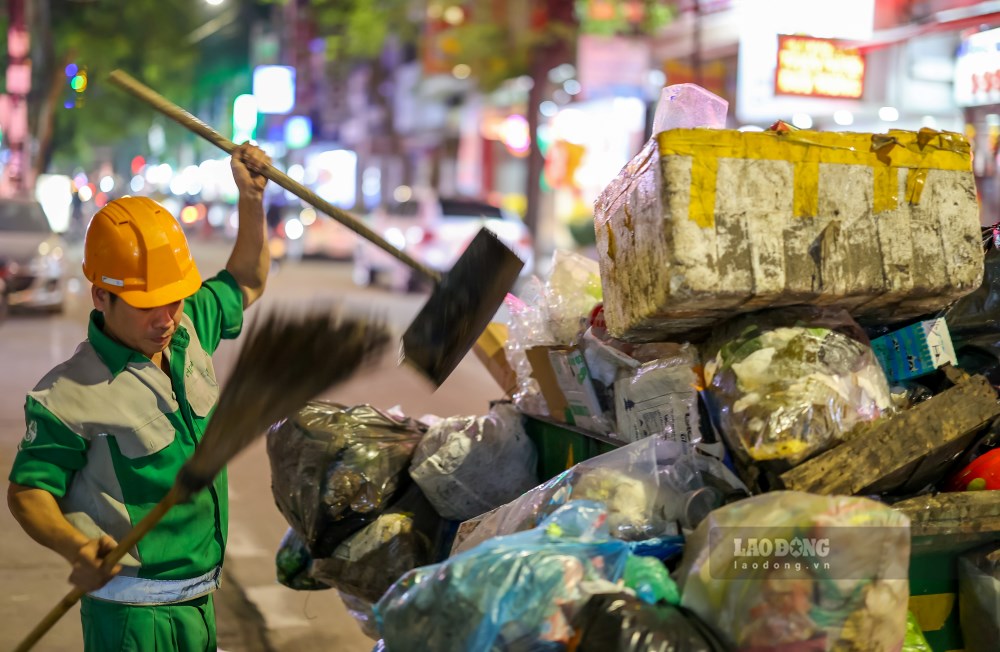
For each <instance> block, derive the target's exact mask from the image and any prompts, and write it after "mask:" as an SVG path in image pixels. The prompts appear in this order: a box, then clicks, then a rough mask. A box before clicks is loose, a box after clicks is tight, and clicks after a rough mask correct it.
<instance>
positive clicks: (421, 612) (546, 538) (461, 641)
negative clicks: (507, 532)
mask: <svg viewBox="0 0 1000 652" xmlns="http://www.w3.org/2000/svg"><path fill="white" fill-rule="evenodd" d="M606 519H607V512H606V511H605V509H604V507H603V506H602V505H599V504H597V503H593V502H589V501H577V502H574V503H572V504H570V505H566V506H565V507H563V508H562V509H560V510H558V511H556V512H555V513H554V514H552V516H550V517H549V518H548V519H546V520H545V521H544V522H543V523H542V524H541V525H540V526H539V527H538V528H536V529H533V530H530V531H528V532H522V533H519V534H515V535H511V536H507V537H499V538H496V539H492V540H490V541H488V542H486V543H484V544H483V545H481V546H479V547H477V548H475V549H474V550H470V551H469V552H466V553H464V554H461V555H458V556H456V557H452V558H451V559H448V560H447V561H445V562H443V563H441V564H437V565H434V566H428V567H425V568H419V569H417V570H415V571H412V572H410V573H408V574H407V575H406V576H404V577H403V578H402V579H401V580H400V581H399V582H397V583H396V584H394V585H393V587H392V588H391V589H389V591H388V592H387V593H386V594H385V595H384V596H383V597H382V599H381V600H379V601H378V603H377V604H376V605H375V614H376V617H377V618H378V625H379V632H380V633H381V634H382V637H383V638H384V640H385V642H386V644H387V647H388V648H389V649H390V650H392V652H408V651H410V650H414V651H420V652H423V651H425V650H434V651H435V652H483V651H487V650H514V649H517V650H520V649H533V650H534V649H538V648H537V647H536V642H537V643H539V644H541V645H543V646H544V645H545V644H546V643H551V644H553V646H555V645H558V644H560V643H564V642H568V641H569V639H570V638H571V636H572V630H571V629H570V626H569V618H571V617H572V612H573V611H575V607H576V606H577V605H579V604H582V602H583V595H584V594H583V592H582V590H581V584H583V583H586V582H591V581H598V580H606V581H611V582H615V581H618V580H619V579H620V578H621V576H622V573H623V572H624V568H625V562H626V559H627V558H628V555H629V552H628V546H627V545H626V544H625V543H623V542H621V541H616V540H614V539H612V538H611V537H610V535H609V534H608V531H607V526H606ZM529 643H530V646H529V645H528V644H529ZM555 649H558V648H555Z"/></svg>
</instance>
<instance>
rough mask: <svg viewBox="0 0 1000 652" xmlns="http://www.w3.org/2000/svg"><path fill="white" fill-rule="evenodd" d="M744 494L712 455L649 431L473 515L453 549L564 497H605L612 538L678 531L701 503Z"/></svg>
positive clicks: (505, 530)
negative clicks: (470, 526)
mask: <svg viewBox="0 0 1000 652" xmlns="http://www.w3.org/2000/svg"><path fill="white" fill-rule="evenodd" d="M749 494H750V492H749V491H748V490H747V489H746V487H745V486H744V485H743V483H742V482H740V481H739V480H738V479H737V478H736V476H734V475H733V474H732V472H730V471H729V470H728V469H727V468H726V467H725V466H724V465H723V464H722V463H721V462H719V461H718V460H716V459H714V458H710V457H707V456H704V455H700V454H698V453H690V452H688V450H687V448H686V446H685V445H684V444H681V443H678V442H675V441H669V440H668V439H665V438H664V437H660V436H657V437H648V438H646V439H642V440H640V441H637V442H635V443H633V444H629V445H627V446H622V447H621V448H618V449H615V450H613V451H610V452H607V453H604V454H603V455H599V456H597V457H594V458H591V459H589V460H585V461H583V462H580V463H578V464H576V465H575V466H573V467H572V468H571V469H569V470H567V471H564V472H563V473H561V474H559V475H558V476H556V477H555V478H552V479H551V480H549V481H548V482H546V483H544V484H542V485H540V486H538V487H535V488H534V489H532V490H531V491H528V492H527V493H525V494H523V495H522V496H520V497H519V498H517V499H516V500H514V501H512V502H509V503H507V504H506V505H504V506H502V507H500V508H498V509H496V510H494V511H492V512H490V513H489V514H486V515H485V516H483V517H482V518H480V519H476V521H477V524H476V525H475V526H474V529H471V532H470V531H468V529H467V531H466V532H464V533H463V538H462V539H461V540H456V544H455V547H454V548H453V549H452V554H455V553H457V552H462V551H465V550H469V549H471V548H473V547H475V546H477V545H479V544H480V543H482V542H484V541H486V540H487V539H490V538H492V537H495V536H498V535H506V534H513V533H514V532H520V531H523V530H528V529H531V528H533V527H535V526H536V525H537V524H538V523H539V522H541V520H542V519H544V518H545V517H546V516H547V515H549V514H551V513H553V512H554V511H555V510H556V509H558V508H559V507H560V506H562V505H564V504H565V503H567V502H568V501H573V500H595V501H599V502H601V503H604V504H605V505H606V507H607V510H608V528H609V530H610V531H611V534H612V536H614V537H616V538H618V539H622V540H625V541H643V540H647V539H655V538H657V537H665V536H672V535H677V534H680V531H681V527H683V526H685V524H687V525H694V524H695V523H693V522H692V521H693V520H696V519H698V518H699V517H703V516H704V513H707V512H705V509H706V508H712V509H714V508H715V507H718V506H719V505H721V504H723V503H724V502H727V501H729V500H734V499H738V498H742V497H744V496H748V495H749Z"/></svg>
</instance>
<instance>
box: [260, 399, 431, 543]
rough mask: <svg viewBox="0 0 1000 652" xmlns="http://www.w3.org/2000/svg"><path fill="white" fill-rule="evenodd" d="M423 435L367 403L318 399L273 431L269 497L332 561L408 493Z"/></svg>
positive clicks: (304, 537) (269, 440) (421, 430)
mask: <svg viewBox="0 0 1000 652" xmlns="http://www.w3.org/2000/svg"><path fill="white" fill-rule="evenodd" d="M424 430H425V428H424V426H423V425H422V424H420V423H418V422H416V421H414V420H412V419H398V418H395V417H391V416H389V415H387V414H384V413H382V412H379V411H378V410H376V409H374V408H372V407H371V406H367V405H361V406H357V407H352V408H345V407H343V406H341V405H337V404H334V403H325V402H319V401H314V402H310V403H308V404H307V405H306V406H305V407H303V408H302V409H301V410H299V411H298V413H296V414H295V415H294V416H293V417H291V418H289V419H285V420H283V421H280V422H278V423H276V424H275V425H273V426H272V427H271V429H270V430H269V431H268V433H267V454H268V457H269V458H270V461H271V489H272V492H273V494H274V500H275V503H276V504H277V506H278V509H279V510H280V511H281V513H282V515H283V516H284V517H285V520H286V521H288V524H289V525H290V526H292V528H293V529H294V530H295V531H296V532H297V533H298V534H299V536H301V537H302V540H303V542H304V543H305V545H306V547H307V548H308V549H309V552H310V553H311V554H312V556H313V558H314V559H320V558H323V557H329V556H330V555H331V554H332V553H333V551H334V549H336V547H337V546H338V545H339V544H340V543H341V542H342V541H343V540H344V539H346V538H347V537H349V536H351V535H352V534H354V533H355V532H357V531H358V530H360V529H361V528H363V527H365V526H366V525H368V524H369V523H371V522H372V521H374V520H375V519H376V518H377V517H378V515H379V514H380V513H382V512H383V511H385V509H386V508H387V507H388V505H389V504H391V502H392V501H393V499H394V497H395V496H396V495H397V494H398V492H399V491H400V490H401V489H404V488H405V486H406V485H407V483H409V481H410V480H409V475H408V474H407V469H408V468H409V465H410V459H411V458H412V456H413V451H414V449H415V448H416V445H417V443H418V442H419V441H420V438H421V437H422V436H423V433H424Z"/></svg>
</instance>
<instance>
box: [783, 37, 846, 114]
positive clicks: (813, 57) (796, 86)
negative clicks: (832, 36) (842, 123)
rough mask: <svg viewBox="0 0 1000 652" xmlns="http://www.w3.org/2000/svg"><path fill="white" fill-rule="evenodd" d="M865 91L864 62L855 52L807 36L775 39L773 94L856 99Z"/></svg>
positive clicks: (826, 40)
mask: <svg viewBox="0 0 1000 652" xmlns="http://www.w3.org/2000/svg"><path fill="white" fill-rule="evenodd" d="M864 89H865V58H864V55H863V54H861V53H860V52H859V51H858V50H857V49H855V48H843V47H839V46H837V45H836V44H835V43H834V42H833V41H830V40H828V39H819V38H811V37H807V36H784V35H782V36H779V37H778V67H777V70H776V71H775V83H774V91H775V94H779V95H799V96H806V97H833V98H843V99H859V98H860V97H861V96H862V95H863V94H864Z"/></svg>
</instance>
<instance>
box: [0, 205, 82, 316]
mask: <svg viewBox="0 0 1000 652" xmlns="http://www.w3.org/2000/svg"><path fill="white" fill-rule="evenodd" d="M66 277H67V274H66V242H65V241H64V240H63V238H62V237H61V236H60V235H58V234H57V233H55V232H53V231H52V227H51V226H49V220H48V218H46V217H45V212H44V211H43V210H42V206H41V204H39V203H38V202H36V201H28V200H15V199H0V279H2V280H3V282H4V284H5V285H6V289H5V290H4V296H5V297H6V300H7V304H8V305H9V306H10V307H11V308H19V307H23V308H33V309H44V310H49V311H51V312H62V310H63V304H64V301H65V295H66Z"/></svg>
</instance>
